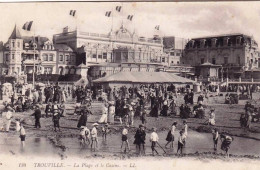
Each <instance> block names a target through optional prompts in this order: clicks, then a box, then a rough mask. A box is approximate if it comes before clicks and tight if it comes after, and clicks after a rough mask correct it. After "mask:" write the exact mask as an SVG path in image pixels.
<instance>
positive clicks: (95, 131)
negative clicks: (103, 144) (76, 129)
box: [91, 123, 98, 151]
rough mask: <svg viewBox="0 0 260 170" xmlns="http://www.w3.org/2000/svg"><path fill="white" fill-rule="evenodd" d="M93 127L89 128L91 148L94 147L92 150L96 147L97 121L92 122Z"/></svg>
mask: <svg viewBox="0 0 260 170" xmlns="http://www.w3.org/2000/svg"><path fill="white" fill-rule="evenodd" d="M93 126H94V127H93V128H92V130H91V149H92V148H94V151H95V150H96V148H97V147H98V139H97V128H96V127H97V126H98V123H94V124H93Z"/></svg>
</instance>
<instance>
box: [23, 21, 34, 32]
mask: <svg viewBox="0 0 260 170" xmlns="http://www.w3.org/2000/svg"><path fill="white" fill-rule="evenodd" d="M32 23H33V21H29V22H26V23H25V24H24V25H23V29H24V30H26V31H31V28H32Z"/></svg>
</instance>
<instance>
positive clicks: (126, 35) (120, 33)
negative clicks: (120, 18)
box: [115, 24, 132, 39]
mask: <svg viewBox="0 0 260 170" xmlns="http://www.w3.org/2000/svg"><path fill="white" fill-rule="evenodd" d="M115 36H116V38H117V39H131V38H132V34H131V32H130V31H129V30H128V29H126V28H125V27H124V25H123V24H122V25H121V27H120V28H119V30H117V31H116V32H115Z"/></svg>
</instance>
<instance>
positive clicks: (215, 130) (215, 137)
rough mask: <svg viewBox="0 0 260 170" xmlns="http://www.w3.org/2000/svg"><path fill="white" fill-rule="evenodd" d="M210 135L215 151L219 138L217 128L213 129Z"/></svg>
mask: <svg viewBox="0 0 260 170" xmlns="http://www.w3.org/2000/svg"><path fill="white" fill-rule="evenodd" d="M212 135H213V143H214V150H215V151H216V150H217V148H218V138H219V135H218V130H217V128H215V129H214V130H213V131H212Z"/></svg>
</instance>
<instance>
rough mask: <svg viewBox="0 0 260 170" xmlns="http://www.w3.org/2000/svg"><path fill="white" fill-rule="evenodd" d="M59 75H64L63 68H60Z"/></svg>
mask: <svg viewBox="0 0 260 170" xmlns="http://www.w3.org/2000/svg"><path fill="white" fill-rule="evenodd" d="M59 74H60V75H63V67H59Z"/></svg>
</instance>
